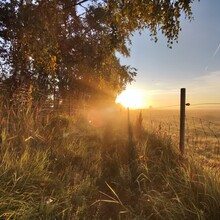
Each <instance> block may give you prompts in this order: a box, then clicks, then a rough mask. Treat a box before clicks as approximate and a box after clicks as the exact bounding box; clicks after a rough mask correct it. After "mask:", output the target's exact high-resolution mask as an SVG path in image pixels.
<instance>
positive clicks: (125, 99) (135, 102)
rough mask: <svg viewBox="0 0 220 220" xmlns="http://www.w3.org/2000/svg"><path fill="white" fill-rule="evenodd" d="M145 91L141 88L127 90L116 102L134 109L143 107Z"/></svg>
mask: <svg viewBox="0 0 220 220" xmlns="http://www.w3.org/2000/svg"><path fill="white" fill-rule="evenodd" d="M145 101H146V100H144V98H143V93H142V92H141V91H140V90H131V89H128V90H125V91H123V92H122V93H121V94H120V95H118V97H117V98H116V101H115V102H116V103H120V104H122V105H123V106H124V107H129V108H132V109H135V108H143V107H144V106H145Z"/></svg>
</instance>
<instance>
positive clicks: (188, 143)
mask: <svg viewBox="0 0 220 220" xmlns="http://www.w3.org/2000/svg"><path fill="white" fill-rule="evenodd" d="M138 113H139V111H138V112H134V113H133V114H134V115H133V118H135V115H138ZM142 113H143V123H144V126H145V127H146V128H147V129H148V130H151V131H153V132H156V133H158V134H160V135H164V136H168V137H170V138H171V139H172V141H173V142H174V143H175V144H176V145H178V144H179V120H180V119H179V111H178V110H154V109H151V110H149V109H148V110H142ZM185 129H186V130H185V153H186V155H187V156H189V157H192V158H193V159H194V160H196V161H197V162H199V163H200V165H204V166H206V167H207V168H210V171H212V170H213V171H214V172H218V170H219V169H218V168H219V167H220V162H219V161H220V115H219V110H218V109H192V110H191V109H188V108H187V109H186V125H185Z"/></svg>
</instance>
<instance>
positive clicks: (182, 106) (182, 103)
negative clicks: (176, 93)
mask: <svg viewBox="0 0 220 220" xmlns="http://www.w3.org/2000/svg"><path fill="white" fill-rule="evenodd" d="M185 115H186V89H185V88H181V90H180V153H181V155H182V156H183V154H184V144H185V143H184V139H185Z"/></svg>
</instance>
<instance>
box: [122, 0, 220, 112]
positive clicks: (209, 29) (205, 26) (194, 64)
mask: <svg viewBox="0 0 220 220" xmlns="http://www.w3.org/2000/svg"><path fill="white" fill-rule="evenodd" d="M192 12H193V17H194V19H193V20H192V21H191V22H190V21H189V20H185V18H184V16H183V18H181V28H182V31H181V32H180V35H179V39H178V43H175V44H174V45H173V48H172V49H169V48H168V47H167V43H166V42H167V41H166V38H165V37H164V36H162V35H161V34H159V36H158V37H159V40H158V42H157V43H155V42H154V41H151V40H150V36H149V32H148V31H147V30H146V31H144V33H142V35H139V34H138V33H135V34H134V35H133V37H131V41H132V45H131V46H130V50H131V52H130V57H129V58H125V57H121V56H119V58H120V61H121V63H122V64H126V65H130V66H132V67H135V68H137V69H138V71H137V73H138V74H137V77H136V78H135V82H134V83H132V85H129V86H127V89H138V90H141V91H142V93H143V97H144V104H143V106H142V107H149V106H153V107H157V108H162V107H165V106H170V105H171V106H172V105H179V102H180V101H179V96H180V88H186V93H187V102H189V103H191V105H194V104H199V103H213V102H214V103H220V85H219V83H220V0H201V1H200V2H198V1H197V0H196V1H195V2H194V3H193V4H192Z"/></svg>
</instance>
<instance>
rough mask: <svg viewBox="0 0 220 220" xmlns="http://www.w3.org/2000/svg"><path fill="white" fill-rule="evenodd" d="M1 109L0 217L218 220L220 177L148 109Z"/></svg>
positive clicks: (219, 212) (52, 219)
mask: <svg viewBox="0 0 220 220" xmlns="http://www.w3.org/2000/svg"><path fill="white" fill-rule="evenodd" d="M1 108H2V109H1V110H2V111H1V118H0V120H1V121H0V122H1V145H0V149H1V151H0V160H1V164H0V182H1V184H0V219H4V220H6V219H22V220H23V219H42V220H44V219H51V220H54V219H58V220H60V219H67V220H69V219H74V220H75V219H100V220H101V219H220V204H219V198H220V188H219V177H218V176H217V175H214V174H213V173H212V172H209V170H207V169H203V168H202V167H201V166H198V163H196V162H195V160H194V159H193V158H192V157H187V156H186V157H181V156H180V154H179V150H178V145H177V144H176V142H175V139H174V138H173V137H171V136H170V134H169V133H166V132H165V130H163V125H162V124H161V125H160V124H159V125H156V124H155V122H154V125H153V124H152V123H151V125H152V126H154V127H147V120H146V117H148V116H146V115H145V113H146V112H142V114H143V116H141V115H140V114H139V112H138V111H131V112H130V123H128V120H127V119H128V118H127V111H126V110H123V109H120V110H117V111H116V112H115V113H111V114H110V113H109V112H108V114H107V115H108V117H105V114H104V110H103V111H102V112H99V110H97V111H96V113H94V111H95V110H94V109H93V110H91V111H90V112H87V111H82V112H78V113H77V114H75V115H64V114H62V115H61V114H59V115H58V114H55V113H53V112H52V113H50V114H48V115H46V116H45V115H44V116H43V117H42V115H41V114H39V112H40V111H36V110H33V109H30V108H24V109H23V110H22V109H21V108H20V109H19V110H18V109H16V108H13V107H11V108H8V107H7V106H1ZM38 110H39V109H38ZM91 112H92V113H91ZM151 113H152V112H151ZM164 113H165V112H163V114H164ZM147 114H148V113H147ZM88 115H89V116H88ZM92 115H93V118H92ZM94 115H95V116H94ZM165 115H166V114H165ZM98 116H100V117H98ZM97 117H98V118H97ZM151 117H154V115H151ZM159 118H160V120H161V119H162V116H160V117H159ZM165 118H166V116H165ZM153 128H154V129H153ZM168 131H169V130H168ZM170 131H171V130H170Z"/></svg>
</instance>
